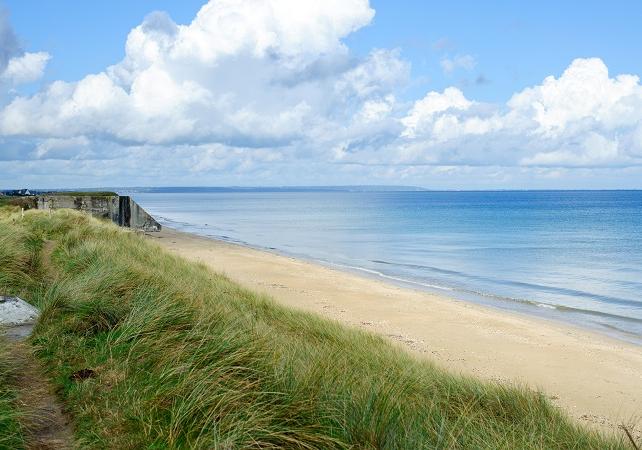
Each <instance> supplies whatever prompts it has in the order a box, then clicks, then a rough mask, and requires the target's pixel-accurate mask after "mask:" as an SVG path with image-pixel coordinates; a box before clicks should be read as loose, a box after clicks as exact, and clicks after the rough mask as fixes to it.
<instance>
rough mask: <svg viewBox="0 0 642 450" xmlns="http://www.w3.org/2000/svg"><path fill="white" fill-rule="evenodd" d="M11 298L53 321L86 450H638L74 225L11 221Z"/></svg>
mask: <svg viewBox="0 0 642 450" xmlns="http://www.w3.org/2000/svg"><path fill="white" fill-rule="evenodd" d="M7 255H9V256H7ZM0 290H5V291H6V290H8V291H12V292H14V293H20V294H22V295H23V296H24V298H27V299H30V300H31V301H32V302H34V303H35V304H36V305H37V306H39V307H40V308H42V309H43V313H42V316H41V319H40V322H39V324H38V325H37V327H36V329H35V331H34V336H33V337H32V338H31V339H32V344H33V345H34V346H35V348H36V353H37V355H38V356H39V358H40V359H41V360H42V361H43V362H44V364H45V366H46V367H47V368H48V369H49V371H50V374H51V377H52V379H53V380H54V381H55V383H56V385H57V386H58V388H59V392H60V395H61V396H62V398H63V400H64V402H65V404H66V407H67V409H68V410H69V411H70V413H71V415H72V416H73V418H74V424H75V429H76V439H77V442H78V443H79V445H80V447H82V448H96V449H98V448H114V449H118V448H121V449H138V448H158V449H160V448H220V449H231V448H300V449H312V448H363V449H377V448H382V449H384V448H385V449H423V448H426V449H427V448H430V449H433V448H477V449H484V448H487V449H497V448H511V449H512V448H529V449H530V448H542V449H544V448H569V449H572V448H576V449H590V448H595V449H597V448H600V449H609V448H612V449H616V448H626V447H625V444H624V442H623V441H622V440H619V439H617V438H614V437H607V436H601V435H599V434H598V433H596V432H593V431H589V430H586V429H583V428H580V427H579V426H577V425H576V424H575V423H573V422H572V421H571V420H570V419H568V418H567V417H565V416H564V415H563V414H562V413H561V412H560V411H558V410H557V409H555V408H554V407H552V406H551V405H550V404H549V403H548V402H547V400H546V399H545V398H544V397H543V396H542V395H540V394H538V393H535V392H532V391H529V390H527V389H526V388H523V387H516V386H507V385H503V384H495V383H489V382H481V381H479V380H476V379H473V378H467V377H463V376H455V375H452V374H449V373H447V372H446V371H444V370H442V369H440V368H439V367H436V366H435V365H433V364H431V363H429V362H425V361H419V360H417V359H415V358H413V357H412V356H411V355H408V354H406V353H405V352H403V351H400V350H399V349H398V348H396V347H394V346H393V345H391V344H389V343H388V342H387V341H385V340H384V339H382V338H379V337H377V336H375V335H372V334H368V333H365V332H362V331H357V330H353V329H348V328H345V327H342V326H340V325H338V324H336V323H334V322H330V321H327V320H323V319H321V318H318V317H316V316H314V315H310V314H306V313H302V312H298V311H294V310H291V309H287V308H284V307H281V306H279V305H277V304H275V303H274V302H273V301H272V300H270V299H269V298H266V297H264V296H260V295H257V294H255V293H252V292H250V291H247V290H245V289H243V288H241V287H240V286H238V285H236V284H234V283H233V282H231V281H230V280H228V279H227V278H225V277H224V276H222V275H218V274H215V273H212V272H211V271H209V270H208V269H207V268H206V267H205V266H203V265H198V264H193V263H189V262H186V261H185V260H183V259H180V258H178V257H175V256H172V255H170V254H168V253H167V252H165V251H164V250H162V249H161V248H160V247H159V246H157V245H155V244H152V243H150V242H149V241H147V240H145V239H144V238H143V237H141V236H138V235H136V234H134V233H129V232H126V231H123V230H121V229H118V228H117V227H116V226H114V225H112V224H108V223H103V222H99V221H98V220H96V219H92V218H91V217H89V216H87V215H83V214H81V213H78V212H73V211H67V210H59V211H56V212H55V214H53V215H52V216H51V217H50V216H49V215H47V214H42V213H41V212H39V211H30V212H29V213H28V214H26V215H25V218H24V219H23V220H20V218H19V214H16V213H15V212H14V213H10V212H8V211H5V212H4V213H1V212H0Z"/></svg>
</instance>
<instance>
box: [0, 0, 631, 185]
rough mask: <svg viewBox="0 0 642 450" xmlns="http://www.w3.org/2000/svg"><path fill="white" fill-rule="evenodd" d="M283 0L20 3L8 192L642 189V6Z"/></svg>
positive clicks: (10, 97) (9, 89) (8, 82)
mask: <svg viewBox="0 0 642 450" xmlns="http://www.w3.org/2000/svg"><path fill="white" fill-rule="evenodd" d="M283 1H287V0H283ZM283 1H281V0H269V2H267V3H270V4H274V5H272V6H274V8H273V9H270V10H269V11H267V12H266V11H258V12H257V10H259V9H260V8H257V7H256V6H255V5H254V6H253V5H252V4H251V3H252V0H239V1H238V2H232V1H229V0H224V1H216V0H213V1H212V2H211V3H212V5H211V8H209V9H208V11H209V12H208V13H207V14H202V16H203V19H202V20H201V21H200V22H199V23H196V22H194V23H192V21H193V20H194V18H195V16H196V13H197V12H198V11H199V10H200V9H201V7H203V5H204V4H205V3H206V2H204V1H192V0H186V1H181V2H175V1H168V0H163V1H149V0H137V1H135V2H131V1H121V0H118V1H111V2H79V1H71V0H63V1H58V2H36V1H29V0H20V1H18V0H5V1H4V3H3V6H4V9H5V11H6V12H7V13H8V18H5V24H4V27H5V29H6V28H9V29H10V30H11V33H12V34H13V35H15V36H16V37H17V39H18V42H19V45H18V47H19V48H12V49H11V52H12V53H11V52H9V53H7V54H9V57H7V58H6V61H4V62H3V61H0V69H2V70H7V72H6V73H5V74H4V75H3V78H4V79H5V81H4V82H3V86H2V87H1V88H2V89H3V90H4V91H5V92H4V93H3V95H2V96H1V97H0V100H1V101H2V102H3V104H2V105H1V106H2V107H3V111H2V112H1V113H0V124H1V125H0V142H1V143H2V144H3V145H2V147H0V177H3V176H2V173H3V172H4V177H3V178H4V179H3V178H0V186H5V185H6V186H17V185H23V184H28V185H34V183H38V184H40V185H46V186H52V187H66V186H70V187H71V186H89V185H99V186H104V185H110V184H121V185H122V184H129V185H145V184H153V185H190V184H208V185H212V184H213V185H220V184H240V185H251V184H266V185H276V184H301V185H310V184H417V185H422V186H426V187H435V188H448V189H457V188H462V189H466V188H475V189H483V188H549V187H550V188H642V181H640V180H642V171H641V170H640V166H642V159H641V158H642V142H641V141H642V125H641V123H642V112H641V111H640V109H641V108H642V93H641V88H640V83H639V80H637V81H636V80H635V77H636V76H639V75H640V74H642V50H641V49H640V42H642V31H641V28H640V27H639V23H642V3H640V2H639V1H633V0H631V1H613V2H598V1H582V2H580V1H567V2H553V1H540V2H508V1H495V2H478V1H457V2H425V1H423V2H422V1H410V0H401V1H395V2H392V1H383V0H379V1H374V0H373V1H371V2H370V3H369V4H368V3H367V2H365V1H363V0H346V1H345V2H344V4H341V2H338V3H337V4H336V5H335V4H334V2H325V4H324V5H323V6H321V7H317V6H313V5H314V4H316V3H317V2H315V1H313V0H309V1H310V3H309V5H308V6H309V7H308V8H303V10H302V11H300V14H299V15H294V14H293V15H292V16H291V17H290V16H288V15H289V14H290V10H291V8H288V7H286V8H282V9H279V7H278V6H279V4H280V3H282V2H283ZM300 3H302V4H305V3H306V2H300ZM321 4H323V2H321ZM248 5H249V6H248ZM154 11H164V12H166V15H160V14H156V15H152V16H151V19H150V16H149V14H150V13H152V12H154ZM275 11H276V12H275ZM230 12H233V13H235V14H237V15H230V14H229V13H230ZM279 14H280V15H279ZM303 16H306V17H303ZM146 18H147V19H146ZM221 18H222V19H221ZM226 21H227V22H226ZM190 24H192V25H191V26H186V27H183V28H185V30H182V31H180V32H176V31H175V30H174V29H175V28H176V26H177V25H178V26H181V25H190ZM301 24H303V27H300V25H301ZM326 24H332V26H330V27H327V26H326ZM227 26H229V27H231V28H230V30H237V29H241V30H242V32H241V34H240V35H239V37H238V40H240V42H241V44H239V45H238V46H235V45H236V44H235V43H233V44H229V43H226V39H227V37H228V36H229V34H230V32H229V31H228V32H227V33H228V34H223V32H222V31H221V30H222V29H226V28H225V27H227ZM179 28H180V27H179ZM170 29H171V30H170ZM176 29H178V28H176ZM254 29H256V30H259V31H260V33H259V32H257V33H254V31H252V30H254ZM136 30H138V31H136ZM167 30H170V31H167ZM199 30H200V31H199ZM203 30H204V31H203ZM5 35H6V34H5ZM313 35H314V36H313ZM132 36H133V37H132ZM177 36H178V37H177ZM257 36H258V37H257ZM265 36H268V38H267V39H269V40H270V43H269V45H268V46H267V47H266V48H264V47H263V41H261V39H264V38H265ZM135 38H136V39H139V41H136V42H143V43H145V44H144V45H148V46H149V45H152V46H157V47H158V46H159V45H160V47H159V48H161V50H160V51H159V53H158V54H155V55H154V57H153V58H152V59H150V58H149V57H148V56H149V55H148V54H146V53H145V51H144V50H141V49H142V48H143V47H140V48H138V47H137V48H134V49H132V48H129V47H128V49H126V42H128V39H130V42H133V41H134V39H135ZM235 39H237V38H235ZM178 41H181V42H189V43H190V44H189V46H185V47H184V48H183V49H182V50H180V51H177V50H176V47H177V45H176V42H178ZM159 42H161V43H162V44H159ZM2 44H3V45H5V44H6V43H2ZM141 45H142V44H141ZM230 45H231V46H232V47H234V48H232V47H230ZM14 47H16V46H15V45H14ZM145 48H150V47H145ZM155 48H156V47H155ZM230 49H232V50H230ZM5 53H6V52H5ZM25 55H27V57H26V59H24V62H25V63H24V64H23V63H22V62H23V60H21V59H20V58H25ZM29 55H31V56H29ZM177 55H178V56H177ZM10 58H14V64H13V65H11V64H10ZM26 62H29V64H26ZM114 65H116V66H117V69H116V71H114V70H112V69H109V67H110V66H114ZM5 66H6V67H5ZM8 67H12V69H11V70H9V69H7V68H8ZM18 69H20V70H22V72H19V71H18ZM16 71H18V72H16ZM94 75H99V77H95V76H94ZM619 75H624V78H621V79H620V78H617V77H618V76H619ZM139 77H140V78H139ZM547 77H552V81H550V82H548V83H547V82H545V81H544V80H545V79H547ZM627 77H628V78H627ZM137 79H139V80H145V83H143V82H140V83H138V84H137V83H136V80H137ZM97 80H98V81H97ZM293 80H295V81H293ZM60 81H62V82H64V84H59V82H60ZM149 83H153V87H154V89H152V88H146V89H145V90H143V89H142V87H145V86H147V87H149V86H150V84H149ZM52 86H61V89H62V91H64V93H63V94H60V92H58V91H56V92H55V93H54V92H53V91H52V89H51V87H52ZM275 86H276V87H275ZM63 87H64V88H63ZM83 87H86V88H87V89H83ZM273 88H274V89H273ZM582 89H584V90H585V92H584V93H583V92H581V91H582ZM102 90H104V92H103V91H102ZM272 90H273V92H272ZM62 91H61V92H62ZM330 92H331V94H330ZM250 93H254V96H251V95H250ZM81 94H82V95H89V96H90V97H91V96H92V95H93V96H94V98H93V99H92V98H89V99H84V100H83V101H82V102H80V103H79V102H78V101H77V99H78V96H79V95H81ZM120 94H123V95H122V98H121V97H120ZM172 96H176V97H172ZM112 97H113V98H116V97H117V98H119V102H118V103H114V102H109V101H107V100H108V99H111V98H112ZM159 98H161V99H163V101H162V102H160V103H159V102H158V101H157V100H158V99H159ZM96 99H104V101H100V102H98V103H100V104H98V103H96ZM203 99H207V101H205V100H203ZM511 99H513V100H511ZM578 99H579V100H578ZM584 99H587V100H586V102H584ZM584 103H586V104H584ZM79 105H80V106H79ZM88 105H89V106H88ZM69 108H72V109H73V111H74V112H73V114H74V117H73V118H70V119H69V120H70V122H69V123H65V122H64V121H63V120H62V119H60V117H61V115H63V116H64V114H63V112H65V111H69ZM159 108H160V109H159ZM168 111H171V112H172V114H173V115H172V117H169V116H168V115H167V114H168ZM123 117H131V119H128V120H127V122H126V124H123V123H120V122H119V120H122V118H123ZM140 117H142V119H140V123H138V122H137V121H138V120H139V118H140ZM143 119H144V120H143ZM70 124H71V125H70ZM168 124H171V127H174V126H176V129H171V127H170V126H169V125H168ZM177 124H180V127H179V126H178V125H177ZM118 160H120V161H127V164H126V168H123V167H119V165H118V164H117V163H116V161H118ZM43 167H45V168H43ZM46 167H49V170H47V169H46Z"/></svg>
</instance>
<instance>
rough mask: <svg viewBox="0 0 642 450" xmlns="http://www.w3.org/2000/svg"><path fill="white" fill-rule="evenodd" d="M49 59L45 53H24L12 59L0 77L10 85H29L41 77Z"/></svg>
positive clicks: (49, 56)
mask: <svg viewBox="0 0 642 450" xmlns="http://www.w3.org/2000/svg"><path fill="white" fill-rule="evenodd" d="M50 59H51V55H49V53H46V52H37V53H25V54H24V55H22V56H16V57H13V58H11V59H10V60H9V62H8V63H7V68H6V69H5V70H4V72H2V74H1V75H0V77H2V79H4V80H6V81H8V82H10V83H12V84H24V83H31V82H32V81H36V80H39V79H40V78H41V77H42V75H43V73H44V71H45V67H46V66H47V62H49V60H50Z"/></svg>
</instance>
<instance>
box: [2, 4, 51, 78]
mask: <svg viewBox="0 0 642 450" xmlns="http://www.w3.org/2000/svg"><path fill="white" fill-rule="evenodd" d="M50 58H51V56H50V55H49V54H48V53H46V52H37V53H26V52H25V51H24V49H23V48H22V46H21V44H20V41H19V39H18V37H17V36H16V33H15V31H14V30H13V27H12V26H11V23H10V22H9V17H8V14H7V13H6V11H2V10H0V82H2V81H3V82H5V83H9V84H11V85H18V84H23V83H30V82H32V81H36V80H38V79H40V78H41V77H42V75H43V73H44V70H45V66H46V65H47V62H48V61H49V59H50Z"/></svg>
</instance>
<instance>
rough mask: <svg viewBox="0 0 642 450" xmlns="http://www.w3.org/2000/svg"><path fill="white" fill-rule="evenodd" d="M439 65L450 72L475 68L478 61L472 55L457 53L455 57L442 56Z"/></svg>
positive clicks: (445, 71) (446, 71)
mask: <svg viewBox="0 0 642 450" xmlns="http://www.w3.org/2000/svg"><path fill="white" fill-rule="evenodd" d="M439 65H440V66H441V69H442V70H443V71H444V73H446V74H449V73H452V72H454V71H455V70H457V69H464V70H473V69H474V68H475V66H476V65H477V61H476V60H475V58H474V57H473V56H471V55H456V56H455V57H453V58H447V57H446V58H442V60H441V61H439Z"/></svg>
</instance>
